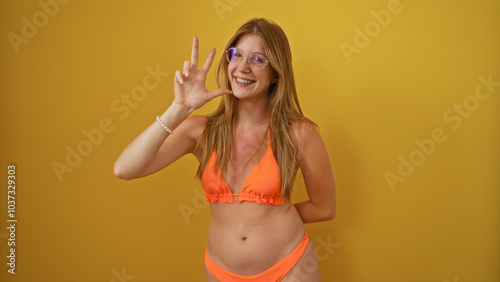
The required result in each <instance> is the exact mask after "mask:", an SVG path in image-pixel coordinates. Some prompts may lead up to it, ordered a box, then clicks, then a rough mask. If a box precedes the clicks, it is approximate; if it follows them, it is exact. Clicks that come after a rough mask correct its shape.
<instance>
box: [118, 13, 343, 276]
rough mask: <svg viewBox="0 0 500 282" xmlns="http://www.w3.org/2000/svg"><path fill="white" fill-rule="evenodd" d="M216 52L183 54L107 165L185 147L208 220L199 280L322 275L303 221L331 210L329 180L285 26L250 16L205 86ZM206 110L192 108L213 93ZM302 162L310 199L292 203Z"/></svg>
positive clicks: (139, 169)
mask: <svg viewBox="0 0 500 282" xmlns="http://www.w3.org/2000/svg"><path fill="white" fill-rule="evenodd" d="M214 57H215V48H214V49H212V50H211V52H210V54H209V56H208V58H207V60H206V62H205V63H204V65H203V67H202V68H201V69H200V68H198V38H197V37H196V36H195V37H194V38H193V49H192V55H191V61H186V62H185V63H184V69H183V71H182V72H180V71H177V72H176V74H175V79H174V92H175V99H174V101H173V103H172V105H171V106H170V107H169V108H168V109H167V110H166V111H165V112H164V113H163V114H162V115H161V116H159V117H157V120H156V121H154V122H153V123H152V124H151V125H150V126H149V127H148V128H147V129H146V130H144V131H143V132H142V133H141V134H140V135H139V136H138V137H137V138H136V139H135V140H134V141H133V142H132V143H131V144H130V145H128V147H127V148H126V149H125V150H124V151H123V152H122V154H121V155H120V157H119V158H118V160H117V161H116V163H115V168H114V173H115V175H116V176H117V177H119V178H122V179H127V180H129V179H134V178H139V177H143V176H146V175H149V174H152V173H155V172H157V171H159V170H161V169H163V168H165V167H167V166H169V165H170V164H172V163H173V162H175V161H176V160H177V159H179V158H180V157H182V156H183V155H185V154H188V153H190V154H193V155H195V156H196V158H197V159H198V160H199V162H200V166H199V168H198V172H197V176H198V177H199V179H200V180H201V184H202V186H203V189H204V190H205V192H206V200H207V201H208V202H209V203H210V209H211V215H212V220H211V222H210V229H209V234H208V236H209V237H208V246H207V249H206V252H205V273H206V277H207V281H223V282H226V281H266V282H267V281H308V282H311V281H320V275H319V270H318V267H317V260H316V255H315V248H314V245H313V242H312V240H309V236H308V235H307V233H306V232H305V228H304V223H311V222H319V221H325V220H331V219H333V218H334V217H335V214H336V202H335V185H334V179H333V174H332V170H331V167H330V161H329V158H328V154H327V151H326V148H325V145H324V144H323V141H322V140H321V137H320V136H319V134H318V132H317V130H316V125H315V124H314V123H313V122H311V121H310V120H308V119H307V118H306V117H304V115H303V114H302V110H301V108H300V105H299V100H298V98H297V92H296V89H295V82H294V77H293V71H292V58H291V51H290V47H289V44H288V39H287V38H286V35H285V33H284V32H283V30H282V29H281V28H280V27H279V26H278V25H277V24H275V23H273V22H271V21H269V20H266V19H252V20H250V21H248V22H246V23H245V24H243V26H241V27H240V28H239V29H238V31H237V32H236V33H235V34H234V36H233V37H232V38H231V39H230V40H229V42H228V43H227V45H226V48H225V50H224V54H223V56H222V58H221V60H220V62H219V64H218V66H217V69H216V77H217V83H218V87H219V89H218V90H215V91H208V90H207V89H206V87H205V80H206V75H207V72H208V71H209V69H210V67H211V65H212V61H213V59H214ZM218 96H222V100H221V102H220V104H219V107H218V108H217V109H216V110H215V112H213V113H212V114H210V115H208V116H196V115H194V116H191V117H188V116H189V115H190V114H191V113H192V112H193V111H194V110H196V109H198V108H200V107H202V106H203V105H204V104H206V103H207V102H208V101H210V100H212V99H214V98H215V97H218ZM299 168H300V170H301V172H302V174H303V177H304V181H305V185H306V189H307V193H308V196H309V200H308V201H304V202H299V203H295V204H293V203H291V200H290V197H291V192H292V188H293V183H294V179H295V176H296V173H297V170H298V169H299Z"/></svg>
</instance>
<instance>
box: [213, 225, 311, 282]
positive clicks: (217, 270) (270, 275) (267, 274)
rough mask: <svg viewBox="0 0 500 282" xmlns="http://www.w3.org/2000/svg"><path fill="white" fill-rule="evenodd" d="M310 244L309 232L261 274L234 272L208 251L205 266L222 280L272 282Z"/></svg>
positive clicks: (292, 264)
mask: <svg viewBox="0 0 500 282" xmlns="http://www.w3.org/2000/svg"><path fill="white" fill-rule="evenodd" d="M308 244H309V235H307V232H306V233H305V234H304V238H302V241H301V242H300V243H299V245H298V246H297V248H295V250H293V251H292V252H291V253H290V254H288V255H287V256H286V257H285V258H283V259H282V260H280V261H279V262H278V263H276V264H275V265H273V266H271V268H269V269H267V270H265V271H264V272H261V273H259V274H255V275H250V276H244V275H239V274H235V273H232V272H230V271H228V270H226V269H224V268H222V267H220V266H218V265H217V264H215V262H213V261H212V260H211V259H210V258H209V257H208V252H207V251H205V266H206V267H207V269H208V271H210V273H212V275H213V276H215V278H217V279H219V281H222V282H240V281H252V282H263V281H265V282H271V281H273V282H274V281H281V279H283V278H284V277H285V276H286V275H287V274H288V272H290V270H292V268H293V267H294V266H295V265H296V264H297V262H298V261H299V260H300V258H301V257H302V254H304V251H305V250H306V248H307V245H308Z"/></svg>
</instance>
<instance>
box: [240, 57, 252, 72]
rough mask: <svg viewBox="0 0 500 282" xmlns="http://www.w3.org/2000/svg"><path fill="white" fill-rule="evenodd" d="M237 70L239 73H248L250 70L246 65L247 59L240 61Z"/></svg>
mask: <svg viewBox="0 0 500 282" xmlns="http://www.w3.org/2000/svg"><path fill="white" fill-rule="evenodd" d="M238 70H239V71H249V70H250V65H249V64H248V57H247V56H245V57H243V58H242V59H241V61H240V63H239V64H238Z"/></svg>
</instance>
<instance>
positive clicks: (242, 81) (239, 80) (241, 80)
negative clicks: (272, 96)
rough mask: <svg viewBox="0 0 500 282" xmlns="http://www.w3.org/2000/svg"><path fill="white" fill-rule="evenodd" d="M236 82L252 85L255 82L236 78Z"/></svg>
mask: <svg viewBox="0 0 500 282" xmlns="http://www.w3.org/2000/svg"><path fill="white" fill-rule="evenodd" d="M236 81H238V82H239V83H246V84H250V83H252V82H253V81H251V80H244V79H241V78H236Z"/></svg>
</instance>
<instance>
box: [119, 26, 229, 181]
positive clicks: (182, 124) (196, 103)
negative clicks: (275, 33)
mask: <svg viewBox="0 0 500 282" xmlns="http://www.w3.org/2000/svg"><path fill="white" fill-rule="evenodd" d="M214 57H215V48H213V49H212V50H211V51H210V54H209V55H208V58H207V60H206V62H205V64H204V65H203V67H202V68H201V69H198V38H197V37H196V36H195V37H194V38H193V50H192V53H191V62H189V61H186V62H184V70H183V72H182V73H181V72H180V71H176V73H175V80H174V86H175V87H174V93H175V99H174V101H173V103H172V105H171V106H170V107H169V108H168V109H167V110H166V111H165V112H164V113H163V114H162V115H161V117H160V119H161V120H162V122H163V123H164V124H165V125H166V126H167V127H168V128H169V129H170V130H173V131H174V134H169V133H168V132H167V131H166V130H165V129H164V128H163V126H162V125H161V124H160V123H159V122H158V121H156V120H155V121H154V122H153V123H152V124H151V125H150V126H149V127H148V128H146V129H145V130H144V131H143V132H142V133H141V134H139V136H137V137H136V138H135V139H134V140H133V141H132V143H130V144H129V145H128V146H127V147H126V148H125V150H123V152H122V153H121V154H120V156H119V157H118V159H117V160H116V162H115V165H114V174H115V175H116V176H117V177H118V178H121V179H125V180H130V179H134V178H139V177H143V176H146V175H149V174H152V173H154V172H157V171H159V170H161V169H163V168H165V167H167V166H168V165H170V164H171V163H173V162H174V161H176V160H177V159H179V158H180V157H182V156H183V155H185V154H187V153H193V152H194V149H195V147H196V143H197V142H198V138H199V137H200V135H201V133H202V132H203V129H204V125H205V118H204V117H200V116H194V117H190V118H187V117H188V116H189V115H190V114H191V113H192V112H193V111H194V110H196V109H198V108H200V107H202V106H203V105H205V104H206V103H207V102H208V101H210V100H212V99H213V98H215V97H218V96H221V95H226V94H230V93H231V91H229V90H227V89H218V90H215V91H208V90H207V89H206V87H205V80H206V76H207V72H208V70H209V69H210V66H211V65H212V61H213V59H214Z"/></svg>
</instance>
